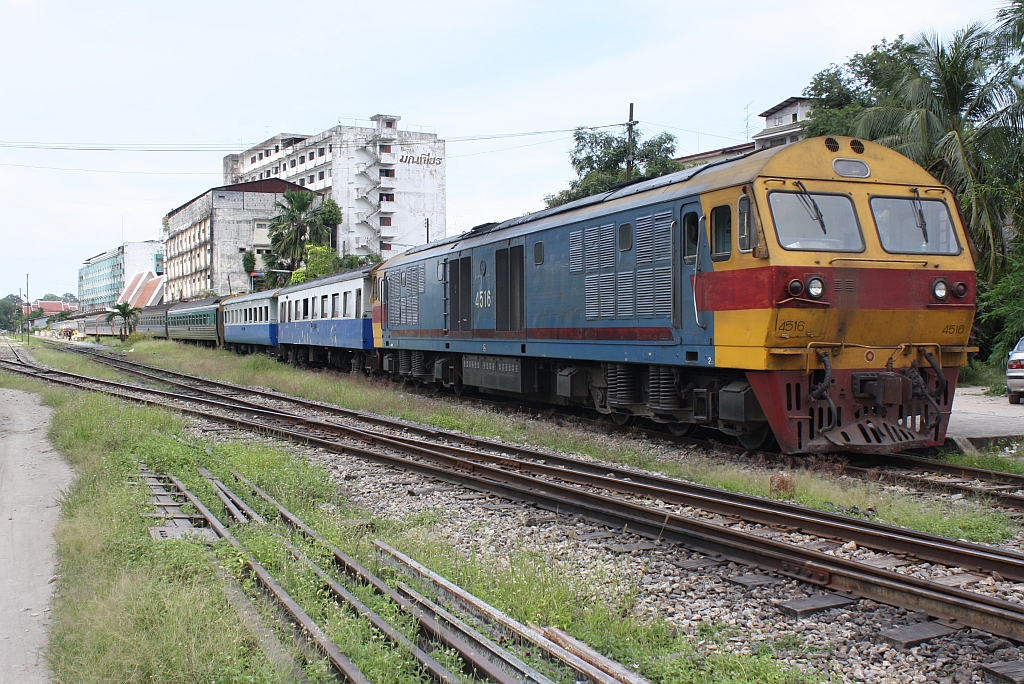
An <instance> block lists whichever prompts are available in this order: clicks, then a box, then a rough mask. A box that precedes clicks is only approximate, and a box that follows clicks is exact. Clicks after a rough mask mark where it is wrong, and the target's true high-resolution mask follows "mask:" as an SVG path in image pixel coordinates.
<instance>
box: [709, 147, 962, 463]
mask: <svg viewBox="0 0 1024 684" xmlns="http://www.w3.org/2000/svg"><path fill="white" fill-rule="evenodd" d="M755 157H756V155H755ZM733 195H735V196H736V197H735V198H732V196H733ZM743 197H749V198H750V199H749V201H750V203H751V205H752V209H753V214H752V221H751V223H750V238H749V239H750V241H751V243H752V244H751V248H750V250H749V251H748V252H747V253H745V254H743V253H741V254H739V255H736V256H737V257H738V258H730V259H729V260H727V261H723V262H721V263H719V264H715V268H714V271H713V272H710V273H704V274H701V275H700V277H699V279H700V282H699V290H700V297H699V299H700V303H701V304H702V305H703V308H704V309H705V310H707V311H713V312H714V313H713V316H714V331H715V339H714V345H715V354H716V365H717V366H718V367H719V368H723V367H728V368H737V369H743V370H745V371H746V375H747V379H748V381H749V382H750V385H751V387H752V389H753V391H754V394H755V395H756V397H757V399H758V403H759V404H760V408H761V410H762V411H763V412H764V415H765V418H766V419H767V422H768V424H769V425H771V428H772V431H773V432H774V434H775V437H776V439H777V440H778V442H779V444H780V446H781V447H782V449H783V451H786V452H794V453H795V452H825V451H837V450H846V451H856V452H865V453H886V452H892V451H896V450H900V449H904V448H910V447H919V446H930V445H936V444H941V443H942V441H943V440H944V438H945V430H946V425H947V423H948V420H949V414H950V411H951V408H952V401H953V391H954V389H955V386H956V379H957V369H958V367H959V366H960V365H962V364H964V363H965V362H966V358H967V357H966V355H967V352H968V351H969V349H968V346H967V345H968V340H969V337H970V332H971V326H972V323H973V317H974V312H975V296H976V286H975V285H976V283H975V269H974V259H973V258H972V254H971V245H970V242H969V238H968V236H967V235H966V233H965V232H964V227H963V223H962V221H961V220H960V216H959V213H958V210H957V206H956V202H955V200H954V197H953V194H952V192H951V191H950V190H949V189H948V188H945V187H942V186H941V185H939V184H938V183H937V182H936V181H935V179H934V178H933V177H932V176H931V175H930V174H928V173H927V172H926V171H925V170H924V169H922V168H921V167H919V166H918V165H916V164H914V163H913V162H911V161H910V160H908V159H907V158H906V157H904V156H902V155H900V154H898V153H896V152H893V151H892V150H889V149H888V148H885V147H882V146H880V145H876V144H874V143H870V142H862V141H860V140H856V139H851V138H842V137H830V138H814V139H810V140H805V141H802V142H799V143H795V144H792V145H789V146H787V147H786V148H785V149H783V150H780V151H778V152H776V153H775V154H773V155H772V156H771V158H770V159H769V160H768V161H767V163H765V164H764V165H763V167H762V168H761V169H760V170H759V171H758V173H757V175H756V177H755V178H753V179H752V180H751V181H749V182H747V183H745V184H744V185H743V186H742V187H735V186H734V187H730V188H724V189H721V190H717V191H715V192H714V193H709V194H707V195H704V196H702V198H701V201H702V205H704V207H705V214H706V215H711V212H713V210H714V209H713V208H714V207H715V206H716V205H718V204H720V203H722V202H726V201H728V202H730V203H731V202H732V201H741V198H743ZM712 219H713V216H712ZM741 219H742V215H741ZM714 230H715V226H714V224H713V221H712V225H710V226H709V232H710V233H711V235H710V237H711V240H712V242H713V241H714ZM739 230H740V232H741V233H742V231H743V230H744V228H743V226H740V227H739Z"/></svg>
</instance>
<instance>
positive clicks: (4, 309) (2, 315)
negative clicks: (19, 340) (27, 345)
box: [0, 295, 21, 330]
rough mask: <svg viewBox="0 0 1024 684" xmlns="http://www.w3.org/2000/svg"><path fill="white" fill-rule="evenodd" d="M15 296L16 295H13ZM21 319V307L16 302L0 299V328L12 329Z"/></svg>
mask: <svg viewBox="0 0 1024 684" xmlns="http://www.w3.org/2000/svg"><path fill="white" fill-rule="evenodd" d="M15 298H17V296H16V295H15ZM20 319H21V308H20V307H19V306H18V304H17V303H15V302H12V301H10V300H9V299H4V300H2V301H0V330H14V329H15V328H17V327H18V321H19V320H20Z"/></svg>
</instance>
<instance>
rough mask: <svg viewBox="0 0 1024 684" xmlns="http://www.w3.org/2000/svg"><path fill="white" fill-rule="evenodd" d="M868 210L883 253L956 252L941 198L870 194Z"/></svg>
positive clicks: (957, 249)
mask: <svg viewBox="0 0 1024 684" xmlns="http://www.w3.org/2000/svg"><path fill="white" fill-rule="evenodd" d="M871 213H872V214H873V215H874V217H875V225H876V226H878V236H879V237H880V238H881V239H882V247H883V248H884V249H885V251H886V252H890V253H894V254H959V253H960V244H959V243H958V242H957V240H956V234H955V233H954V232H953V221H952V219H951V218H950V216H949V207H947V206H946V203H945V202H943V201H942V200H935V199H917V198H906V199H904V198H898V197H874V198H872V199H871Z"/></svg>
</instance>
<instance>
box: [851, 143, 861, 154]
mask: <svg viewBox="0 0 1024 684" xmlns="http://www.w3.org/2000/svg"><path fill="white" fill-rule="evenodd" d="M850 149H851V150H853V151H854V152H856V153H857V154H864V143H862V142H861V141H860V140H851V141H850Z"/></svg>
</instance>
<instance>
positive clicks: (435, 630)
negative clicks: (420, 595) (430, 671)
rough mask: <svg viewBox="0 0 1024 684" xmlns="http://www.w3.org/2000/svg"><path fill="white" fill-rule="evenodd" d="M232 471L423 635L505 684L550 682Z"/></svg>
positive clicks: (290, 524)
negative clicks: (499, 653) (411, 595)
mask: <svg viewBox="0 0 1024 684" xmlns="http://www.w3.org/2000/svg"><path fill="white" fill-rule="evenodd" d="M231 474H232V475H234V477H235V479H236V480H238V481H239V482H241V483H242V484H243V485H245V486H246V487H248V488H249V489H251V490H252V491H253V492H255V493H256V495H257V496H259V497H260V498H261V499H263V500H264V501H266V502H267V503H269V504H270V505H271V506H273V507H274V509H275V510H276V511H277V513H278V515H279V516H280V517H281V519H282V520H284V522H285V524H287V525H288V526H290V527H291V528H293V529H295V530H297V531H298V532H299V533H300V534H301V535H302V536H304V537H306V538H307V539H310V540H312V541H314V542H317V543H319V544H322V545H323V546H324V547H326V548H327V549H328V550H329V551H330V552H331V554H332V555H333V557H334V562H335V564H336V565H337V566H338V567H339V568H340V569H341V570H342V571H344V572H345V573H346V574H348V575H349V576H350V577H352V578H354V579H356V580H358V581H359V582H362V583H363V584H366V585H367V586H369V587H370V588H372V589H373V591H374V592H375V593H377V594H379V595H381V596H386V597H387V598H388V599H390V600H391V601H392V602H393V603H394V604H395V605H397V606H398V607H399V608H401V609H402V610H403V611H405V612H406V613H409V614H410V615H412V616H413V617H414V618H416V621H417V622H418V623H419V625H420V631H421V632H422V634H424V635H425V636H426V637H427V638H430V639H436V640H437V641H438V642H440V643H441V644H443V645H444V646H447V647H449V648H452V649H454V650H455V651H457V652H458V653H459V655H461V656H462V658H463V659H464V660H465V661H466V662H467V663H468V664H469V665H470V666H471V667H473V668H474V669H475V670H477V671H478V672H480V673H482V674H484V675H486V676H487V677H488V678H490V679H492V680H493V681H496V682H502V683H504V684H516V683H517V682H522V683H524V684H530V683H531V682H532V683H534V684H546V682H545V681H544V679H545V678H543V677H541V676H540V675H537V676H534V674H535V673H534V672H533V670H531V669H528V668H526V669H524V668H520V667H518V666H517V662H514V661H511V660H509V661H505V660H502V659H500V658H499V659H496V658H494V657H493V654H492V653H491V652H490V651H489V650H488V649H485V648H483V647H482V645H481V644H480V643H478V642H477V641H475V640H474V639H472V638H469V635H467V634H464V633H460V632H458V631H456V630H453V629H451V627H450V625H446V624H445V623H443V622H442V621H440V620H438V619H437V617H436V616H434V615H431V614H430V613H429V612H427V611H425V610H423V609H422V608H420V607H419V606H417V605H415V604H414V603H413V602H412V601H410V600H409V599H407V598H406V597H404V596H402V595H401V594H400V593H399V592H397V591H395V590H394V589H392V588H391V587H390V586H389V585H388V584H387V583H386V582H384V581H383V580H382V579H380V578H379V577H377V576H376V575H374V574H373V573H371V572H370V571H369V570H367V569H366V568H365V567H363V566H362V564H360V563H359V561H357V560H356V559H355V558H352V557H351V556H349V555H348V554H346V553H345V552H344V551H342V550H341V549H339V548H338V547H336V546H334V545H333V544H332V543H331V542H330V541H329V540H327V539H326V538H324V537H323V536H321V535H320V534H318V533H317V532H316V531H315V530H314V529H313V528H311V527H310V526H309V525H307V524H306V523H304V522H303V521H302V520H301V519H300V518H299V517H298V516H297V515H295V514H294V513H292V512H291V511H289V510H288V509H287V508H285V507H284V506H283V505H281V504H280V503H279V502H278V501H277V500H276V499H275V498H274V497H272V496H271V495H270V494H267V493H266V492H265V491H263V490H262V489H261V488H260V487H258V486H257V485H255V484H254V483H252V482H250V481H249V480H248V479H247V478H246V477H245V476H244V475H242V474H241V473H240V472H238V471H237V470H232V471H231Z"/></svg>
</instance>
